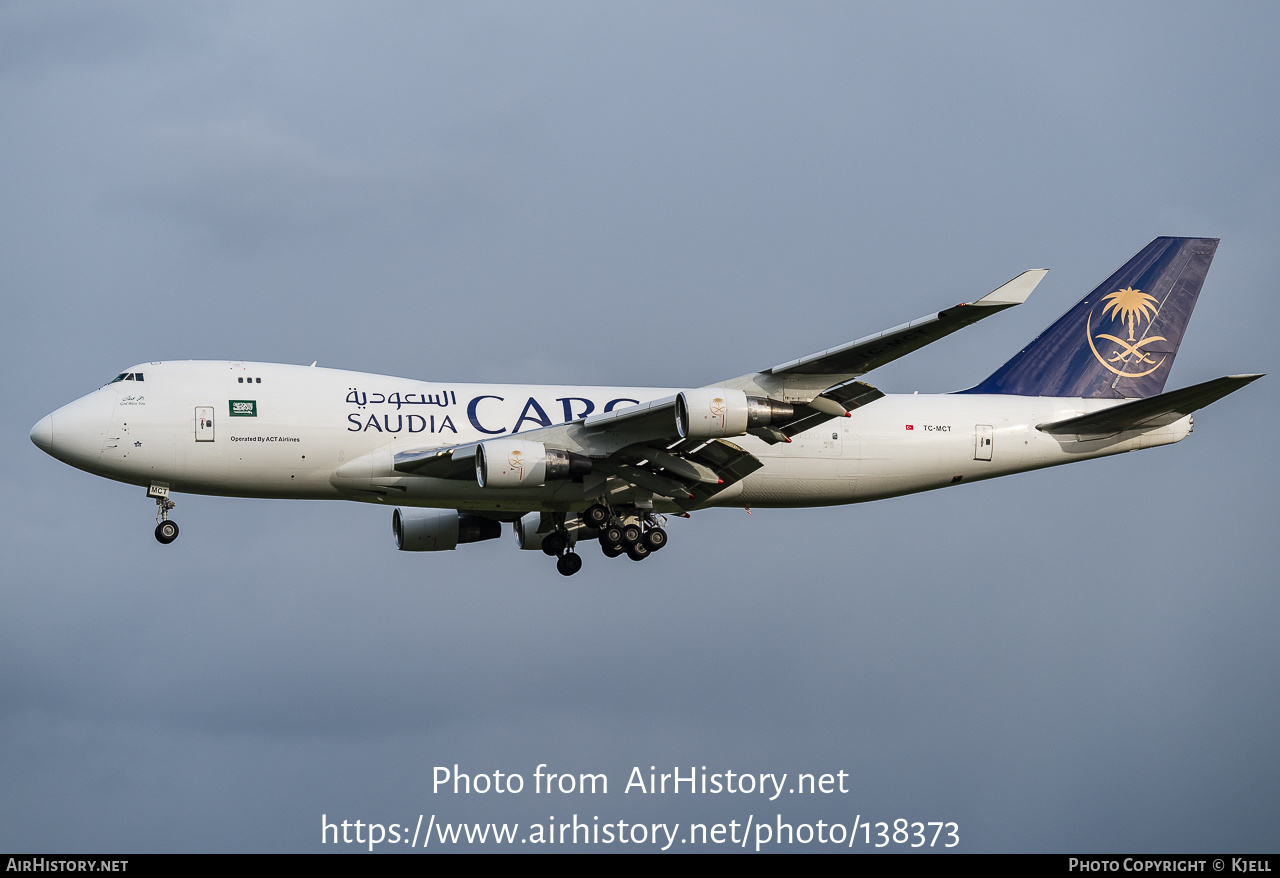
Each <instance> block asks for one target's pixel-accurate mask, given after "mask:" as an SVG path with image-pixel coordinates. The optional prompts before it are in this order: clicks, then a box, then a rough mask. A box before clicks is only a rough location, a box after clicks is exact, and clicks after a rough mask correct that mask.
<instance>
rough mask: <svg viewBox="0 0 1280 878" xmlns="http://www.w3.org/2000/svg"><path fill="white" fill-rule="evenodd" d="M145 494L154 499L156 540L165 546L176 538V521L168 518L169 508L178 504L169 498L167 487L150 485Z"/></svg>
mask: <svg viewBox="0 0 1280 878" xmlns="http://www.w3.org/2000/svg"><path fill="white" fill-rule="evenodd" d="M147 496H148V497H154V498H155V501H156V540H157V541H158V542H159V543H160V544H161V545H163V546H167V545H169V544H170V543H172V542H173V541H174V540H176V539H177V538H178V523H177V522H176V521H170V520H169V510H170V509H172V508H173V507H175V506H177V505H178V504H176V503H174V502H173V501H172V500H170V499H169V489H168V488H164V487H158V486H156V485H152V486H151V490H149V491H147Z"/></svg>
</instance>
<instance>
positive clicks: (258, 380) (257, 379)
mask: <svg viewBox="0 0 1280 878" xmlns="http://www.w3.org/2000/svg"><path fill="white" fill-rule="evenodd" d="M253 380H254V381H256V382H258V383H259V384H261V383H262V379H261V378H255V379H253Z"/></svg>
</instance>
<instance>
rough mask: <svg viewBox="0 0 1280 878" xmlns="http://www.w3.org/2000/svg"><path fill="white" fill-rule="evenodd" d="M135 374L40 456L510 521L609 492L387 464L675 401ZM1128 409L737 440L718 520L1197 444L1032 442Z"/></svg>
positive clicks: (840, 424)
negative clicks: (744, 509)
mask: <svg viewBox="0 0 1280 878" xmlns="http://www.w3.org/2000/svg"><path fill="white" fill-rule="evenodd" d="M136 373H141V374H142V375H143V380H142V381H137V380H127V381H119V382H115V383H112V384H108V385H107V386H105V387H103V388H101V389H99V390H97V391H94V392H93V393H91V394H89V395H88V396H85V397H82V398H81V399H78V400H76V401H75V402H72V403H70V404H69V405H66V406H63V407H62V408H60V409H58V410H57V411H56V412H54V413H53V414H51V415H49V416H48V418H46V419H45V421H42V422H41V424H40V425H37V429H36V430H33V432H32V437H33V439H36V441H37V444H39V445H41V447H42V448H44V449H45V450H46V451H48V452H49V453H50V454H52V455H53V456H55V457H57V458H59V459H61V460H63V461H65V462H67V463H69V464H71V465H73V466H76V467H79V468H80V469H83V470H87V471H89V472H92V473H96V474H98V475H101V476H105V477H107V478H110V479H115V480H117V481H122V482H127V483H131V484H136V485H143V486H149V485H152V484H163V485H166V486H168V487H169V488H170V489H171V490H172V491H175V492H190V493H200V494H218V495H231V496H242V497H275V498H299V499H357V500H370V501H383V500H389V501H391V502H393V503H395V504H397V505H408V506H415V505H416V506H434V507H442V508H461V509H476V510H493V511H501V512H506V511H511V512H516V511H520V510H536V509H546V508H560V509H570V508H580V507H581V506H583V505H584V504H585V503H587V502H590V501H591V500H592V497H594V496H599V495H600V493H601V487H600V485H599V483H590V482H589V483H587V484H586V485H585V486H584V484H583V483H582V482H574V481H564V482H558V483H549V484H548V485H547V486H546V487H541V488H520V489H513V490H504V489H495V488H481V487H480V486H479V485H478V484H477V483H476V482H475V480H474V479H465V480H464V479H440V478H428V477H424V476H416V475H405V474H400V473H396V472H394V471H393V470H391V468H390V461H391V455H392V454H394V453H395V452H398V451H412V450H420V449H426V448H436V447H446V446H451V445H457V444H460V443H469V442H475V441H479V440H484V439H490V438H496V437H499V436H509V435H511V434H513V433H518V432H522V431H527V430H531V429H535V428H538V427H544V426H549V425H552V424H561V423H565V422H568V421H572V420H575V419H577V418H581V417H583V416H584V415H587V414H592V413H602V412H606V411H611V410H613V409H614V408H620V407H625V406H629V405H633V404H635V403H638V402H647V401H650V400H653V399H658V398H661V397H665V396H669V395H671V394H672V393H674V392H676V391H675V390H672V389H669V388H635V387H575V386H566V387H556V386H530V385H506V384H503V385H496V384H492V385H491V384H453V383H447V382H446V383H436V382H427V381H414V380H409V379H405V378H393V377H388V376H383V375H371V374H366V373H361V372H345V371H340V370H335V369H321V368H314V367H305V366H290V365H279V364H269V363H246V362H214V361H208V362H204V361H187V362H164V363H149V364H144V365H139V366H137V367H134V369H132V370H131V372H130V374H136ZM1118 402H1121V400H1086V399H1074V398H1057V397H1024V396H1010V395H971V394H928V395H925V394H920V395H914V394H913V395H909V396H886V397H884V398H882V399H878V400H876V401H875V402H873V403H871V404H869V405H867V406H865V407H863V408H860V409H856V410H855V411H854V412H853V413H852V415H851V417H847V418H834V419H832V420H829V421H827V422H826V423H824V424H822V425H821V426H820V427H817V428H815V429H812V430H809V431H808V432H805V433H802V434H800V435H798V436H796V437H794V441H792V442H790V443H780V444H776V445H769V444H766V443H765V442H763V441H761V440H759V439H757V438H755V437H754V436H740V437H735V438H732V439H731V440H730V441H732V442H734V443H735V444H737V445H740V446H741V447H742V448H744V449H746V450H747V451H749V452H751V453H752V454H753V455H755V456H756V457H758V458H759V459H760V460H761V461H762V462H763V464H764V466H763V468H761V469H759V470H758V471H756V472H754V473H752V474H751V475H749V476H748V477H747V478H745V479H743V480H742V481H741V482H739V483H737V484H734V485H731V486H730V487H729V488H727V489H726V490H724V491H722V492H721V493H720V494H718V495H716V496H715V497H713V498H712V500H711V502H710V503H709V504H708V505H731V506H820V505H833V504H840V503H856V502H861V501H864V500H877V499H880V498H883V497H892V496H895V495H900V494H907V493H912V492H915V491H924V490H929V489H931V488H940V487H944V486H947V485H951V484H958V483H962V482H970V481H974V480H977V479H985V478H991V477H993V476H1000V475H1006V474H1008V473H1014V472H1022V471H1025V470H1030V469H1036V468H1039V467H1045V466H1053V465H1056V464H1061V463H1069V462H1071V461H1074V460H1083V459H1087V458H1091V457H1099V456H1103V455H1108V454H1117V453H1120V452H1124V451H1133V450H1136V449H1139V448H1147V447H1152V446H1155V445H1165V444H1168V443H1171V442H1177V441H1178V440H1180V439H1182V438H1183V437H1185V436H1186V435H1187V434H1188V433H1189V432H1190V429H1191V419H1190V417H1186V418H1183V419H1181V420H1179V421H1177V422H1175V423H1173V424H1171V425H1169V426H1166V427H1161V428H1158V429H1150V430H1146V431H1144V432H1142V433H1135V432H1129V433H1120V434H1118V435H1115V436H1111V437H1107V438H1104V439H1097V438H1091V439H1077V438H1075V437H1071V436H1066V437H1063V436H1058V437H1054V436H1050V435H1049V434H1047V433H1044V432H1041V431H1040V430H1037V429H1036V425H1037V424H1042V423H1046V422H1052V421H1060V420H1063V419H1066V418H1070V417H1073V416H1076V415H1081V414H1085V413H1088V412H1092V411H1097V410H1099V409H1103V408H1108V407H1110V406H1113V405H1115V404H1117V403H1118ZM46 422H47V423H46ZM38 433H39V438H38V437H37V434H38ZM46 433H47V436H46ZM46 442H47V446H46ZM371 487H374V488H378V489H379V490H381V491H382V493H375V492H371V491H370V490H369V489H370V488H371ZM603 490H604V491H605V492H608V491H611V490H614V488H612V487H608V486H606V487H605V488H604V489H603ZM616 490H617V493H618V496H614V497H612V498H611V499H612V500H614V501H615V502H626V501H627V500H629V499H630V498H629V497H628V496H626V494H627V492H629V491H630V490H632V489H631V488H630V487H627V486H622V485H618V486H617V488H616ZM388 491H389V492H391V493H390V494H389V495H388V494H387V492H388ZM592 492H594V493H592ZM655 500H656V501H657V507H656V508H658V509H662V508H664V506H663V503H662V502H661V498H655ZM674 510H675V507H674V506H672V507H671V510H669V511H674Z"/></svg>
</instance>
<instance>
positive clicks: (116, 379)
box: [107, 372, 129, 384]
mask: <svg viewBox="0 0 1280 878" xmlns="http://www.w3.org/2000/svg"><path fill="white" fill-rule="evenodd" d="M128 377H129V373H128V372H121V373H120V374H119V375H117V376H116V377H114V378H112V379H111V380H110V381H108V382H107V383H108V384H115V383H116V382H117V381H123V380H124V379H125V378H128Z"/></svg>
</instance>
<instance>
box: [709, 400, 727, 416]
mask: <svg viewBox="0 0 1280 878" xmlns="http://www.w3.org/2000/svg"><path fill="white" fill-rule="evenodd" d="M727 409H728V407H727V406H726V405H725V404H724V400H723V399H721V398H720V397H718V396H717V397H716V398H715V399H713V400H711V414H713V415H715V416H716V417H719V416H721V415H723V414H724V413H725V411H726V410H727Z"/></svg>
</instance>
